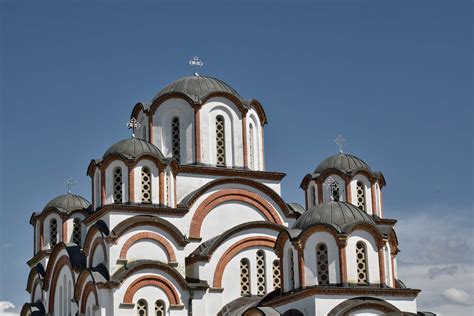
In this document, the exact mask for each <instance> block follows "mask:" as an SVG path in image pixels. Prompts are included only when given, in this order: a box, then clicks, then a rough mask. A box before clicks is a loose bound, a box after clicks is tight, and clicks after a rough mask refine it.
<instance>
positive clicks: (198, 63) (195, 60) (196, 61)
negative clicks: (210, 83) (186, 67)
mask: <svg viewBox="0 0 474 316" xmlns="http://www.w3.org/2000/svg"><path fill="white" fill-rule="evenodd" d="M189 64H190V65H191V66H194V67H202V66H203V65H204V63H203V62H202V60H200V59H199V57H197V56H194V57H193V58H191V59H190V60H189ZM194 75H195V76H197V77H199V74H198V73H197V72H195V73H194Z"/></svg>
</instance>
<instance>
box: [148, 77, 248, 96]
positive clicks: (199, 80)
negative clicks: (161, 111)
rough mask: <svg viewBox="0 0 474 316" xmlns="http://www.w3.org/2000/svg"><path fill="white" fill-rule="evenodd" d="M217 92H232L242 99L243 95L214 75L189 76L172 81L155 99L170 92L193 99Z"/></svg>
mask: <svg viewBox="0 0 474 316" xmlns="http://www.w3.org/2000/svg"><path fill="white" fill-rule="evenodd" d="M216 92H220V93H227V94H231V95H233V96H234V97H236V98H238V99H240V100H242V97H241V96H240V95H239V94H238V93H237V91H235V90H234V89H233V88H232V87H231V86H229V85H228V84H227V83H225V82H224V81H221V80H219V79H216V78H213V77H206V76H189V77H184V78H181V79H178V80H176V81H174V82H172V83H170V84H169V85H168V86H167V87H165V88H164V89H163V90H161V91H160V92H159V93H158V94H157V95H156V96H155V97H154V98H153V101H154V100H156V99H158V98H159V97H161V96H164V95H167V94H170V93H182V94H185V95H186V96H188V97H189V98H191V99H192V100H193V101H199V100H202V99H204V98H205V97H206V96H208V95H209V94H211V93H216Z"/></svg>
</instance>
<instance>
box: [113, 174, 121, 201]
mask: <svg viewBox="0 0 474 316" xmlns="http://www.w3.org/2000/svg"><path fill="white" fill-rule="evenodd" d="M122 183H123V182H122V168H120V167H117V168H115V169H114V203H122V202H123V200H122Z"/></svg>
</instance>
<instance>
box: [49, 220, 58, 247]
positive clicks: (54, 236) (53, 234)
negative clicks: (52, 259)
mask: <svg viewBox="0 0 474 316" xmlns="http://www.w3.org/2000/svg"><path fill="white" fill-rule="evenodd" d="M57 243H58V222H57V221H56V219H54V218H53V219H52V220H51V221H50V222H49V244H50V245H51V248H52V247H54V246H56V244H57Z"/></svg>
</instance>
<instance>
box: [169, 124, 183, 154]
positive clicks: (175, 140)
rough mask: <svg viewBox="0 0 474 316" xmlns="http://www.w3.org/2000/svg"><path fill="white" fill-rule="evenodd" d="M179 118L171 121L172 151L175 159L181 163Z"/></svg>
mask: <svg viewBox="0 0 474 316" xmlns="http://www.w3.org/2000/svg"><path fill="white" fill-rule="evenodd" d="M179 133H180V131H179V118H178V117H174V118H173V120H172V121H171V150H172V154H173V157H174V158H175V159H176V160H177V161H178V163H179V162H180V157H181V144H180V134H179Z"/></svg>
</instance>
